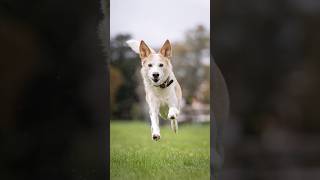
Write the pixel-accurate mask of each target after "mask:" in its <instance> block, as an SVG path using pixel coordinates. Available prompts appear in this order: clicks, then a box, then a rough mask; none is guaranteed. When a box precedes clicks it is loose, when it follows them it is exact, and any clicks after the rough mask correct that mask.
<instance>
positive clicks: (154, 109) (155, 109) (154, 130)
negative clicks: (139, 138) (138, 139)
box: [149, 103, 160, 141]
mask: <svg viewBox="0 0 320 180" xmlns="http://www.w3.org/2000/svg"><path fill="white" fill-rule="evenodd" d="M149 109H150V110H149V114H150V119H151V136H152V139H153V140H155V141H157V140H159V139H160V128H159V116H158V114H159V106H158V105H156V104H154V103H150V104H149Z"/></svg>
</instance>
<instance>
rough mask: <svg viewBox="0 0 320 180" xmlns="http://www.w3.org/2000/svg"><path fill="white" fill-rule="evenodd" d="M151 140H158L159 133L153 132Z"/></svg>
mask: <svg viewBox="0 0 320 180" xmlns="http://www.w3.org/2000/svg"><path fill="white" fill-rule="evenodd" d="M152 140H154V141H158V140H160V134H157V133H153V134H152Z"/></svg>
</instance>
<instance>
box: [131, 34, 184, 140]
mask: <svg viewBox="0 0 320 180" xmlns="http://www.w3.org/2000/svg"><path fill="white" fill-rule="evenodd" d="M127 43H128V45H129V46H130V47H131V48H132V50H133V51H135V52H136V53H138V54H139V55H140V58H141V65H142V68H141V75H142V77H143V83H144V86H145V91H146V101H147V103H148V105H149V114H150V119H151V135H152V139H153V140H156V141H157V140H159V139H160V128H159V115H160V116H161V117H162V118H164V119H169V120H171V128H172V130H173V131H174V132H177V130H178V120H177V118H178V115H179V113H180V106H181V97H182V94H181V88H180V85H179V83H178V81H177V79H176V77H175V75H174V74H173V71H172V65H171V60H170V58H171V53H172V48H171V44H170V42H169V40H166V42H165V43H164V45H163V46H162V48H161V49H160V51H159V52H158V53H156V52H155V51H154V50H153V49H152V48H150V47H149V46H147V44H146V43H145V42H144V41H136V40H129V41H127Z"/></svg>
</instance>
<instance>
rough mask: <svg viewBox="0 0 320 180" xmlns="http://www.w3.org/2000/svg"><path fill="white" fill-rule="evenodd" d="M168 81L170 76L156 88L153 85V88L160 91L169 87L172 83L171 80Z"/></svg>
mask: <svg viewBox="0 0 320 180" xmlns="http://www.w3.org/2000/svg"><path fill="white" fill-rule="evenodd" d="M169 79H170V76H169V77H168V78H167V80H165V81H164V82H163V83H162V84H160V85H158V86H156V85H155V87H160V88H161V89H164V88H167V87H169V86H170V85H171V84H172V83H173V79H171V80H169Z"/></svg>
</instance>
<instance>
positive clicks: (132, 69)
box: [110, 34, 140, 119]
mask: <svg viewBox="0 0 320 180" xmlns="http://www.w3.org/2000/svg"><path fill="white" fill-rule="evenodd" d="M129 39H131V36H130V35H129V34H119V35H117V36H116V37H114V38H113V39H111V41H110V49H111V52H110V53H111V60H110V64H111V66H112V67H113V68H114V70H115V69H117V70H119V72H118V75H119V74H120V73H121V74H122V78H123V82H122V83H120V84H119V82H118V81H119V80H120V79H113V78H112V77H111V79H110V84H112V85H113V84H118V85H120V86H119V88H118V89H117V91H116V92H115V93H114V94H113V96H114V99H113V100H114V109H113V112H112V118H113V119H115V118H116V119H132V115H131V113H132V112H135V113H137V112H136V111H137V110H136V109H134V110H133V108H135V107H133V105H134V104H135V103H137V102H138V101H139V98H138V95H137V93H136V92H135V89H136V87H137V86H138V84H139V82H137V80H136V79H137V78H136V77H135V74H136V71H137V70H139V65H140V59H139V58H138V56H137V55H136V54H135V53H134V52H133V51H132V50H131V49H130V48H129V47H128V46H127V45H126V41H127V40H129ZM115 72H116V71H114V73H115ZM115 76H116V77H118V78H119V76H120V75H119V76H117V75H115Z"/></svg>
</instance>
